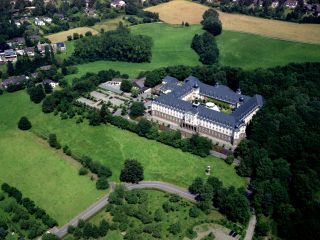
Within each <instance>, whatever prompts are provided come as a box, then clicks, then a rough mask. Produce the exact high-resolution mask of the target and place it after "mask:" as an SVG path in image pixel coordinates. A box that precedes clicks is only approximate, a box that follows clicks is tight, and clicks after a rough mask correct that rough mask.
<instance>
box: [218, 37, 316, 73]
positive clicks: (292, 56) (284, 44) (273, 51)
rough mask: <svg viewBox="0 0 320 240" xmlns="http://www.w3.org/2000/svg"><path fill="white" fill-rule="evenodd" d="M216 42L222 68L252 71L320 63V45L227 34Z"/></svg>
mask: <svg viewBox="0 0 320 240" xmlns="http://www.w3.org/2000/svg"><path fill="white" fill-rule="evenodd" d="M217 40H218V47H219V50H220V63H221V64H222V65H229V66H234V67H242V68H244V69H248V70H252V69H255V68H259V67H261V68H267V67H274V66H278V65H286V64H287V63H290V62H296V63H300V62H308V61H311V62H316V61H320V45H315V44H307V43H298V42H289V41H285V40H279V39H272V38H268V37H262V36H259V35H254V34H248V33H240V32H231V31H224V32H223V34H222V35H221V36H219V37H218V39H217Z"/></svg>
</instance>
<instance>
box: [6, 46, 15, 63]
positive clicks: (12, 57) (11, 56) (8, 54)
mask: <svg viewBox="0 0 320 240" xmlns="http://www.w3.org/2000/svg"><path fill="white" fill-rule="evenodd" d="M3 54H4V58H5V60H6V62H8V61H10V62H15V61H17V52H16V51H15V50H14V49H8V50H4V53H3Z"/></svg>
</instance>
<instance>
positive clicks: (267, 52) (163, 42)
mask: <svg viewBox="0 0 320 240" xmlns="http://www.w3.org/2000/svg"><path fill="white" fill-rule="evenodd" d="M130 29H131V31H132V33H134V34H144V35H148V36H151V37H152V38H153V40H154V46H153V49H152V54H153V55H152V61H151V63H127V62H112V61H97V62H92V63H87V64H80V65H78V68H79V72H78V73H77V74H75V75H70V76H67V79H68V80H70V79H72V78H74V77H79V76H82V75H83V74H85V73H86V72H98V71H100V70H105V69H110V68H112V69H115V70H118V71H120V72H121V73H127V74H129V76H130V77H132V78H134V77H136V76H137V75H138V74H139V73H140V72H141V71H147V70H152V69H156V68H159V67H165V66H172V65H179V64H182V65H189V66H195V65H201V63H200V62H199V61H198V56H197V54H196V53H195V52H194V51H193V50H192V49H191V47H190V45H191V42H192V38H193V36H194V35H195V34H196V33H201V32H202V30H201V26H200V25H192V26H190V27H181V26H172V25H168V24H165V23H152V24H142V25H136V26H133V27H130ZM217 42H218V46H219V49H220V63H221V64H222V65H228V66H234V67H242V68H244V69H248V70H250V69H255V68H258V67H261V68H267V67H274V66H277V65H285V64H287V63H289V62H305V61H320V45H312V44H305V43H296V42H289V41H284V40H279V39H272V38H268V37H262V36H258V35H254V34H248V33H240V32H232V31H223V33H222V35H221V36H218V37H217Z"/></svg>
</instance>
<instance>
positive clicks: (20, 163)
mask: <svg viewBox="0 0 320 240" xmlns="http://www.w3.org/2000/svg"><path fill="white" fill-rule="evenodd" d="M35 107H37V106H32V105H31V104H30V100H29V99H28V97H27V95H26V93H24V92H19V93H14V94H5V95H4V96H1V98H0V116H1V118H0V132H1V138H0V149H1V155H0V156H1V157H0V159H1V167H0V183H3V182H7V183H9V184H10V185H12V186H15V187H17V188H18V189H19V190H21V192H22V193H23V195H24V196H26V197H29V198H31V199H32V200H34V201H35V202H36V204H37V205H39V206H40V207H41V208H44V209H45V210H46V211H47V212H48V214H49V215H50V216H52V217H53V218H55V219H56V220H57V221H58V223H59V224H60V225H62V224H64V223H66V222H67V221H68V220H70V219H71V218H73V217H74V216H75V215H77V214H78V213H79V212H81V211H83V210H84V209H86V208H87V207H88V206H90V205H91V204H92V203H93V202H95V201H96V200H97V198H99V197H101V196H102V195H104V194H105V192H99V191H97V190H96V188H95V183H94V182H92V181H91V180H90V179H89V178H88V177H79V175H78V168H79V167H78V166H76V165H74V164H72V163H70V162H69V161H66V160H65V159H64V157H63V156H62V155H61V153H59V152H57V151H55V150H53V149H52V148H50V147H49V146H48V145H47V144H46V142H44V141H42V139H40V138H38V137H37V136H36V135H35V134H33V133H31V132H22V131H20V130H18V128H17V122H18V121H19V118H20V117H21V116H23V115H26V116H28V117H32V118H33V117H37V116H39V111H34V110H35V109H36V108H35Z"/></svg>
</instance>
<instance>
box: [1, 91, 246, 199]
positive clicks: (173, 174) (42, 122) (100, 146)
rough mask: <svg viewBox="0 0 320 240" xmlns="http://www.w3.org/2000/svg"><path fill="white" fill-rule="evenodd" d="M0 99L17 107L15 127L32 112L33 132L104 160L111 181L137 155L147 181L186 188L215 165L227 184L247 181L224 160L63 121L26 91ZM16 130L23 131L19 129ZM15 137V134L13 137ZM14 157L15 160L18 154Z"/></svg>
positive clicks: (215, 171)
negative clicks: (207, 168) (29, 96)
mask: <svg viewBox="0 0 320 240" xmlns="http://www.w3.org/2000/svg"><path fill="white" fill-rule="evenodd" d="M0 99H1V100H0V108H1V109H3V108H2V103H4V104H3V105H5V106H9V105H13V104H14V106H15V107H13V108H11V110H10V112H11V113H10V114H9V115H11V114H12V115H14V116H15V120H14V121H13V126H12V128H14V127H15V123H16V122H17V119H18V118H19V117H20V116H21V115H25V114H27V113H28V114H27V116H28V117H29V118H30V120H31V122H32V123H33V128H32V131H33V132H37V133H41V134H46V135H47V134H49V133H56V134H57V137H58V140H59V141H60V143H61V144H62V145H65V144H67V145H69V146H70V148H71V149H72V150H73V152H74V153H76V154H77V155H84V154H86V155H88V156H91V157H92V158H93V160H98V161H101V162H102V163H104V164H105V165H106V166H109V167H110V168H111V170H112V171H113V176H112V177H111V180H114V181H118V179H119V173H120V170H121V168H122V167H123V163H124V160H125V159H129V158H133V159H137V160H139V161H140V162H141V163H142V165H143V166H144V169H145V179H146V180H160V181H165V182H170V183H173V184H177V185H180V186H185V187H186V186H188V185H189V184H190V183H191V182H192V180H193V179H194V178H195V177H197V176H202V177H205V169H206V167H207V166H208V165H211V166H212V169H213V170H212V174H213V176H216V177H218V178H219V179H221V180H222V181H223V182H224V184H225V185H226V186H230V185H233V186H236V187H240V186H244V185H245V183H246V181H245V179H244V178H241V177H239V176H238V175H236V173H235V170H234V168H233V167H231V166H229V165H227V164H226V163H225V162H224V161H222V160H220V159H217V158H214V157H206V158H200V157H198V156H195V155H192V154H190V153H184V152H182V151H181V150H178V149H174V148H172V147H169V146H166V145H164V144H161V143H158V142H156V141H152V140H148V139H145V138H142V137H139V136H138V135H136V134H134V133H131V132H128V131H124V130H121V129H118V128H116V127H113V126H104V125H103V126H98V127H92V126H89V125H88V124H87V123H82V124H76V123H75V119H69V120H60V117H58V116H54V115H53V114H43V113H42V112H41V110H40V105H35V104H33V103H31V102H30V100H29V99H28V97H27V95H26V93H25V92H23V91H21V92H17V93H14V94H5V95H4V96H1V98H0ZM10 102H11V104H10ZM13 102H14V103H13ZM5 111H9V110H8V109H6V110H4V112H5ZM1 116H2V114H1ZM6 119H7V116H6V115H3V117H2V120H3V121H4V122H7V120H6ZM9 121H10V120H9ZM14 133H15V134H19V135H21V134H22V133H21V132H19V131H16V130H15V131H14ZM23 134H24V135H27V136H28V137H30V138H31V136H32V134H31V133H23ZM15 138H16V137H14V136H12V138H11V139H15ZM17 141H18V140H17ZM35 141H36V139H33V140H32V141H31V140H30V142H31V143H29V144H35V145H36V146H37V144H36V143H34V142H35ZM5 142H8V141H5ZM11 144H12V143H10V144H9V143H8V146H6V148H7V149H8V151H11V149H12V148H14V147H13V146H12V147H10V145H11ZM17 154H18V153H16V154H15V155H17ZM13 159H14V160H15V157H14V158H13ZM18 160H19V159H18ZM18 160H16V161H18ZM8 162H9V161H8ZM8 164H9V163H8ZM16 181H19V179H16ZM77 187H78V186H77ZM44 198H45V197H44Z"/></svg>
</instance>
